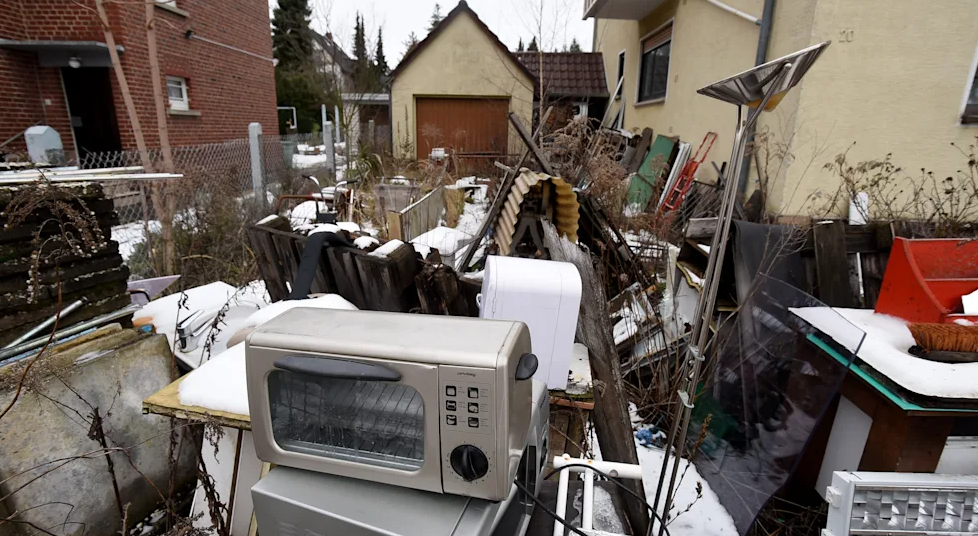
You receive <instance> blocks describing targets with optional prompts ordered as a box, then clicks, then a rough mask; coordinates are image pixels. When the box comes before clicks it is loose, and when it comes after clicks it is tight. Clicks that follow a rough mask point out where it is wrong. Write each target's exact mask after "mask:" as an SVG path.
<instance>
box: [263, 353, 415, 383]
mask: <svg viewBox="0 0 978 536" xmlns="http://www.w3.org/2000/svg"><path fill="white" fill-rule="evenodd" d="M275 368H277V369H282V370H287V371H289V372H298V373H300V374H310V375H312V376H325V377H327V378H345V379H349V380H371V381H382V382H396V381H400V380H401V373H400V372H398V371H396V370H393V369H389V368H387V367H385V366H383V365H375V364H373V363H361V362H359V361H349V360H346V359H333V358H329V357H310V356H302V355H287V356H285V357H280V358H279V359H276V360H275Z"/></svg>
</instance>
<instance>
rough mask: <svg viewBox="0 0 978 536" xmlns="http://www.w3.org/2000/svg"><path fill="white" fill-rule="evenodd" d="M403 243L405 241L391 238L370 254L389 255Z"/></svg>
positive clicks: (377, 255) (375, 255)
mask: <svg viewBox="0 0 978 536" xmlns="http://www.w3.org/2000/svg"><path fill="white" fill-rule="evenodd" d="M403 244H404V242H401V241H400V240H397V239H394V240H391V241H390V242H387V243H386V244H384V245H383V246H380V247H379V248H377V249H375V250H373V251H371V252H370V254H371V255H373V256H374V257H386V256H387V255H390V254H391V253H393V252H394V250H395V249H397V248H399V247H401V245H403Z"/></svg>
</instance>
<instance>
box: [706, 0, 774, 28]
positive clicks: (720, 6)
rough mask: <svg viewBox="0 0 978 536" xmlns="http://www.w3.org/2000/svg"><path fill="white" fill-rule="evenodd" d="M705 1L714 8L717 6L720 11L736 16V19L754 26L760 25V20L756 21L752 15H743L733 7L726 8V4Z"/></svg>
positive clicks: (716, 1) (715, 0) (712, 0)
mask: <svg viewBox="0 0 978 536" xmlns="http://www.w3.org/2000/svg"><path fill="white" fill-rule="evenodd" d="M706 1H707V2H709V3H711V4H713V5H715V6H717V7H718V8H720V9H722V10H724V11H726V12H727V13H732V14H734V15H737V16H738V17H740V18H742V19H744V20H747V21H750V22H753V23H754V24H757V25H760V24H761V19H758V18H757V17H755V16H753V15H750V14H748V13H744V12H743V11H741V10H739V9H737V8H735V7H733V6H728V5H727V4H724V3H723V2H720V1H719V0H706Z"/></svg>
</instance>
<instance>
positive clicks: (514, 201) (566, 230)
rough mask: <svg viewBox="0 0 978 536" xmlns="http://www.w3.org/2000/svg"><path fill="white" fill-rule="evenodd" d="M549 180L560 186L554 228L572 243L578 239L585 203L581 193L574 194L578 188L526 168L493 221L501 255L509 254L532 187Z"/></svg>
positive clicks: (557, 187)
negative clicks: (579, 200) (578, 198)
mask: <svg viewBox="0 0 978 536" xmlns="http://www.w3.org/2000/svg"><path fill="white" fill-rule="evenodd" d="M545 182H550V183H553V184H554V185H555V186H556V188H555V190H556V192H557V200H556V203H555V204H554V205H555V206H554V218H553V219H554V221H553V222H552V223H553V224H554V227H556V228H557V232H558V233H559V234H561V235H567V238H568V240H570V241H571V242H577V229H578V221H579V220H580V207H581V206H580V204H579V203H578V202H577V194H576V193H574V189H573V188H571V185H570V184H568V183H567V182H565V181H564V180H563V179H561V178H560V177H551V176H549V175H545V174H543V173H537V172H534V171H529V170H523V172H522V173H520V175H519V176H518V177H516V182H515V184H513V188H512V189H511V190H510V191H509V195H507V197H506V202H505V203H504V204H503V210H502V212H501V213H500V214H499V218H497V219H496V221H495V222H494V224H493V229H494V230H495V232H494V237H495V241H496V244H498V245H499V252H500V255H508V254H509V248H510V245H511V244H512V242H513V235H514V234H515V233H516V225H517V223H518V222H519V218H520V208H521V206H522V204H523V199H524V198H525V197H526V195H527V194H528V193H529V192H530V189H531V188H533V187H534V186H535V185H537V184H540V183H545Z"/></svg>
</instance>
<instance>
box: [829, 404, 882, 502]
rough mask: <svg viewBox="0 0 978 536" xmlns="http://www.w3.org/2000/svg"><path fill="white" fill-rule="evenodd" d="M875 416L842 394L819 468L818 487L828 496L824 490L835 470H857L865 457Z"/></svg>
mask: <svg viewBox="0 0 978 536" xmlns="http://www.w3.org/2000/svg"><path fill="white" fill-rule="evenodd" d="M872 425H873V418H872V417H870V416H869V415H867V414H865V413H864V412H863V411H862V410H861V409H859V408H857V407H856V405H855V404H853V403H852V402H850V401H849V399H848V398H846V397H844V396H840V397H839V409H838V410H837V411H836V412H835V420H834V421H832V431H831V432H829V442H828V444H827V445H826V446H825V454H824V455H823V456H822V468H821V469H820V470H819V471H818V479H817V480H816V481H815V489H816V491H818V492H819V494H821V495H822V498H823V499H824V498H825V490H826V488H828V486H829V485H831V484H832V473H834V472H835V471H855V470H857V469H859V460H860V459H861V458H862V457H863V449H865V448H866V440H867V439H868V438H869V429H870V427H871V426H872Z"/></svg>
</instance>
